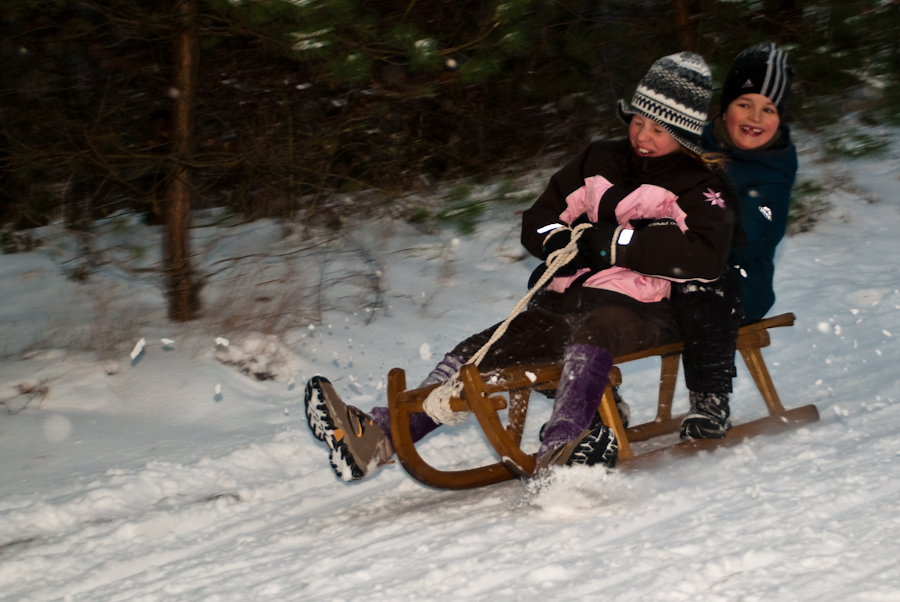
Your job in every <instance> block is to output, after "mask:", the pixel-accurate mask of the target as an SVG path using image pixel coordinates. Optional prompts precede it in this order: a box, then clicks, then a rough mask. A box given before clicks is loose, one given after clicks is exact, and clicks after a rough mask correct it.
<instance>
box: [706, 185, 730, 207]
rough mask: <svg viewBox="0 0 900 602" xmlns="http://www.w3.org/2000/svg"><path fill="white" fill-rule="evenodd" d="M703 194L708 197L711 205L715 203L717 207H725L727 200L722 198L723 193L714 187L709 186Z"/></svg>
mask: <svg viewBox="0 0 900 602" xmlns="http://www.w3.org/2000/svg"><path fill="white" fill-rule="evenodd" d="M703 196H705V197H706V200H707V201H709V204H710V205H715V206H716V207H721V208H722V209H724V208H725V201H724V200H723V199H722V193H721V192H716V191H715V190H713V189H712V188H707V189H706V192H704V193H703Z"/></svg>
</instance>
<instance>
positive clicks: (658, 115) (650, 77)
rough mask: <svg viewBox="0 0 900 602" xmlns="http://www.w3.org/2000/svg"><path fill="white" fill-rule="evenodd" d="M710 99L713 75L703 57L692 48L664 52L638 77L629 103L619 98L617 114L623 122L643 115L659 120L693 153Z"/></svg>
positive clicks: (697, 144) (704, 121) (698, 147)
mask: <svg viewBox="0 0 900 602" xmlns="http://www.w3.org/2000/svg"><path fill="white" fill-rule="evenodd" d="M711 99H712V75H711V74H710V72H709V67H707V65H706V61H704V60H703V57H702V56H700V55H699V54H694V53H693V52H679V53H678V54H670V55H669V56H665V57H663V58H661V59H659V60H658V61H656V62H655V63H653V65H651V66H650V70H649V71H647V75H645V76H644V77H643V79H641V81H640V83H639V84H638V87H637V90H635V91H634V96H633V97H632V98H631V106H629V105H628V104H626V103H625V101H624V100H620V101H619V104H618V107H617V108H618V110H619V117H620V118H621V119H622V121H624V122H625V123H630V122H631V116H632V115H643V116H644V117H648V118H650V119H652V120H653V121H655V122H656V123H658V124H660V125H661V126H662V127H664V128H665V129H666V131H668V132H669V133H670V134H672V137H673V138H675V140H677V141H678V142H679V144H681V145H682V146H684V147H685V148H687V149H689V150H692V151H694V152H696V153H701V152H703V149H702V148H701V147H700V134H701V133H702V132H703V126H704V124H705V123H706V116H707V113H709V103H710V100H711Z"/></svg>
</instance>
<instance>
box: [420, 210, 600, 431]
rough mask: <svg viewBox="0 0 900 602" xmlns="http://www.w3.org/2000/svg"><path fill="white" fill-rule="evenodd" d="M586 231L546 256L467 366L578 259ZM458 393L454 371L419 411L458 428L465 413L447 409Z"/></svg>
mask: <svg viewBox="0 0 900 602" xmlns="http://www.w3.org/2000/svg"><path fill="white" fill-rule="evenodd" d="M590 227H591V224H579V225H577V226H575V228H573V229H572V238H571V239H569V244H567V245H566V246H565V247H563V248H562V249H559V250H557V251H554V252H553V253H550V255H549V256H548V257H547V261H546V262H545V263H546V264H547V269H546V270H544V273H543V274H541V277H540V278H539V279H538V281H537V282H536V283H535V285H534V286H533V287H531V289H530V290H529V291H528V292H527V293H525V296H524V297H522V299H521V300H520V301H519V302H518V303H517V304H516V306H515V307H513V309H512V311H511V312H509V316H508V317H507V318H506V320H504V321H503V323H501V324H500V325H499V326H498V327H497V329H496V330H494V334H492V335H491V338H490V339H488V342H487V343H485V344H484V345H482V347H481V349H479V350H478V351H476V352H475V354H474V355H473V356H472V357H471V358H469V361H467V362H466V363H467V364H475V365H476V366H478V365H479V364H481V360H483V359H484V357H485V356H486V355H487V353H488V351H490V349H491V346H492V345H493V344H494V343H496V342H497V340H498V339H499V338H500V337H502V336H503V335H504V334H505V333H506V329H507V328H509V324H510V322H512V321H513V319H514V318H515V317H516V316H518V315H519V314H520V313H522V311H524V310H525V308H526V307H528V303H529V302H530V301H531V298H532V297H534V295H535V294H536V293H537V292H538V291H539V290H541V288H543V286H544V285H545V284H546V283H547V282H548V281H549V280H550V279H551V278H553V275H554V274H555V273H556V271H557V270H559V268H561V267H563V266H564V265H566V264H567V263H569V262H570V261H572V260H573V259H574V258H575V256H576V255H578V244H577V243H578V239H579V238H581V234H582V233H583V232H584V231H585V230H586V229H587V228H590ZM462 391H463V383H462V381H461V380H459V371H457V372H456V373H455V374H454V375H453V376H451V377H450V378H449V379H448V380H446V381H445V382H443V383H441V384H440V385H438V386H437V387H436V388H435V389H433V390H432V391H431V393H429V394H428V397H426V398H425V401H424V402H423V403H422V407H423V409H424V410H425V413H426V414H428V416H429V417H430V418H431V419H432V420H434V421H435V422H437V423H439V424H449V425H451V426H456V425H459V424H462V423H463V422H465V421H466V419H468V417H469V413H468V412H454V411H453V410H451V409H450V400H451V399H452V398H454V397H459V396H460V393H462Z"/></svg>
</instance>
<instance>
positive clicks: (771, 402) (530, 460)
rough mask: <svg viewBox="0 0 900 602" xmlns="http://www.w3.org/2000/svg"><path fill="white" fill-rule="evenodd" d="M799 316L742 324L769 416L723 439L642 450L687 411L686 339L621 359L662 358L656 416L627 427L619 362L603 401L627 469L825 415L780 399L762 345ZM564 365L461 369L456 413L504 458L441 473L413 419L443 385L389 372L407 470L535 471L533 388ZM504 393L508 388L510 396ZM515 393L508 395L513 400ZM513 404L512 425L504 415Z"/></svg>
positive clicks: (478, 476)
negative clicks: (425, 454)
mask: <svg viewBox="0 0 900 602" xmlns="http://www.w3.org/2000/svg"><path fill="white" fill-rule="evenodd" d="M794 320H795V317H794V314H792V313H787V314H782V315H779V316H774V317H772V318H767V319H764V320H761V321H759V322H755V323H753V324H748V325H746V326H743V327H741V329H740V330H739V331H738V339H737V350H738V351H740V353H741V357H742V358H743V360H744V363H745V364H746V365H747V369H748V371H749V372H750V374H751V376H752V377H753V381H754V383H755V384H756V387H757V389H758V390H759V392H760V395H761V396H762V398H763V401H764V402H765V404H766V408H767V410H768V413H769V415H768V416H766V417H764V418H760V419H758V420H754V421H751V422H746V423H743V424H740V425H736V426H734V427H733V428H732V429H731V430H730V431H729V432H728V435H727V436H726V437H725V438H724V439H706V440H693V441H690V440H689V441H682V442H680V443H677V444H675V445H672V446H669V447H666V448H663V449H659V450H654V451H652V452H647V453H643V454H640V455H636V454H635V453H634V451H633V450H632V448H631V443H632V442H637V441H645V440H648V439H652V438H654V437H657V436H660V435H664V434H667V433H673V432H677V431H678V430H679V429H680V427H681V420H682V418H683V417H684V415H683V414H682V415H678V416H672V400H673V398H674V396H675V387H676V383H677V379H678V369H679V365H680V363H681V352H682V349H683V344H682V343H673V344H670V345H664V346H660V347H654V348H651V349H646V350H643V351H638V352H635V353H630V354H627V355H623V356H621V357H617V358H615V360H614V363H615V364H623V363H626V362H631V361H635V360H639V359H643V358H647V357H655V356H660V358H661V366H660V381H659V399H658V405H657V413H656V418H655V419H654V420H653V421H651V422H647V423H644V424H640V425H637V426H634V427H630V428H628V429H625V428H624V427H623V426H622V422H621V420H620V418H619V413H618V411H617V410H616V405H615V401H614V399H613V395H612V387H613V386H616V385H619V384H621V382H622V376H621V372H620V371H619V369H618V368H617V367H615V366H614V367H613V369H612V371H611V372H610V383H609V385H608V386H607V388H606V391H605V392H604V394H603V399H602V401H601V403H600V415H601V418H602V419H603V422H604V424H606V425H607V426H609V427H610V428H612V429H613V431H615V433H616V437H617V438H618V441H619V461H618V464H617V466H622V467H624V468H631V467H636V466H639V465H645V464H647V463H649V462H652V461H655V460H659V459H660V458H661V457H662V456H663V455H665V454H673V453H674V454H683V453H693V452H696V451H699V450H705V449H712V448H714V447H719V446H730V445H736V444H738V443H740V442H742V441H743V440H744V439H745V438H747V437H752V436H756V435H760V434H764V433H775V432H779V431H784V430H788V429H793V428H797V427H798V426H800V425H803V424H807V423H810V422H815V421H816V420H818V419H819V413H818V410H817V409H816V406H814V405H812V404H810V405H805V406H802V407H799V408H795V409H792V410H786V409H785V408H784V406H783V405H782V403H781V400H780V398H779V397H778V392H777V391H776V389H775V384H774V383H773V382H772V378H771V376H770V374H769V371H768V368H767V367H766V363H765V360H764V359H763V356H762V352H761V349H762V348H763V347H767V346H768V345H769V343H770V338H769V333H768V329H770V328H778V327H782V326H791V325H793V324H794ZM561 372H562V365H561V364H559V363H555V364H541V365H520V366H513V367H510V368H505V369H502V370H495V371H492V372H487V373H485V374H480V373H479V372H478V368H477V367H476V366H474V365H471V364H467V365H465V366H463V368H462V369H461V370H460V379H461V381H462V383H463V386H464V389H463V393H462V395H461V397H460V398H456V399H453V400H452V401H451V409H452V410H453V411H460V412H464V411H471V412H472V413H474V414H475V417H476V418H477V419H478V422H479V425H480V426H481V429H482V430H483V431H484V434H485V437H486V438H487V440H488V443H490V445H491V447H493V449H494V451H495V452H496V454H497V456H498V461H497V462H496V463H494V464H489V465H487V466H480V467H476V468H469V469H463V470H440V469H437V468H435V467H433V466H431V465H430V464H428V463H427V462H425V460H423V459H422V457H421V456H420V455H419V453H418V451H417V450H416V446H415V443H414V442H413V441H412V438H411V436H410V428H409V426H410V416H411V415H412V414H415V413H421V412H423V411H424V410H423V407H422V404H423V402H424V400H425V398H426V397H427V396H428V393H430V392H431V390H432V389H434V388H435V386H436V385H432V386H428V387H422V388H420V389H410V390H407V389H406V375H405V373H404V371H403V370H401V369H400V368H394V369H393V370H391V372H390V374H389V375H388V390H387V397H388V406H389V409H390V416H391V439H392V440H393V444H394V450H395V452H396V454H397V458H398V459H399V461H400V464H401V465H402V466H403V468H404V469H405V470H406V471H407V472H408V473H409V474H410V475H411V476H412V477H413V478H415V479H416V480H418V481H420V482H421V483H424V484H425V485H430V486H432V487H438V488H441V489H468V488H472V487H481V486H484V485H490V484H492V483H499V482H501V481H506V480H509V479H513V478H518V477H522V476H528V475H531V474H532V473H533V472H534V468H535V458H534V455H533V454H527V453H525V452H523V451H522V449H521V447H520V445H521V441H522V432H523V430H524V427H525V417H526V415H527V413H528V402H529V399H530V395H531V392H532V391H535V390H537V391H540V390H552V389H556V388H557V385H558V381H559V378H560V374H561ZM501 393H506V394H507V396H506V397H504V396H503V395H501ZM507 397H508V399H507ZM504 409H507V410H508V412H507V419H506V424H504V423H503V419H502V417H501V415H500V414H499V412H500V411H502V410H504Z"/></svg>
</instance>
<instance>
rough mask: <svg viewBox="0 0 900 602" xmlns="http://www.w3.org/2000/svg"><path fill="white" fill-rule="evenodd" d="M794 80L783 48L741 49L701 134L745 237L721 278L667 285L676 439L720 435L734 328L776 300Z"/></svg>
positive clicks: (792, 157)
mask: <svg viewBox="0 0 900 602" xmlns="http://www.w3.org/2000/svg"><path fill="white" fill-rule="evenodd" d="M791 78H792V70H791V67H790V64H789V63H788V58H787V55H786V54H785V52H784V51H783V50H782V49H781V48H779V47H778V46H776V45H775V44H772V43H768V42H767V43H763V44H758V45H756V46H753V47H750V48H747V49H746V50H744V51H743V52H741V53H740V54H739V55H738V56H737V57H736V58H735V60H734V63H733V64H732V66H731V69H730V70H729V72H728V75H727V77H726V80H725V85H724V87H723V90H722V99H721V104H720V106H721V115H720V116H719V117H718V118H716V119H715V120H713V121H712V122H710V123H709V124H708V125H707V126H706V128H705V129H704V132H703V136H702V144H703V147H704V149H706V150H708V151H717V152H721V153H723V154H724V155H725V156H726V158H727V162H726V167H725V171H726V174H727V176H728V178H729V180H730V181H731V183H732V185H733V186H734V189H735V191H736V192H737V195H738V198H739V214H740V219H741V226H742V229H743V232H744V236H743V240H737V241H736V242H735V244H734V245H733V248H732V251H731V254H730V256H729V261H728V266H727V267H726V269H725V272H724V274H723V275H722V277H721V278H719V279H718V280H716V281H715V282H712V283H708V284H703V283H686V284H682V285H675V286H673V291H672V302H673V304H674V305H675V307H676V312H677V314H678V317H679V323H680V326H681V330H682V334H683V336H684V341H685V347H684V354H683V364H684V375H685V382H686V384H687V387H688V389H689V391H690V402H691V409H690V412H689V413H688V415H687V416H686V417H685V419H684V421H683V422H682V427H681V436H682V438H694V439H710V438H721V437H724V436H725V434H726V432H727V430H728V428H729V426H730V424H729V421H728V417H729V415H730V410H729V407H728V395H729V393H730V392H731V390H732V389H731V381H732V378H733V377H734V373H735V368H734V354H735V346H736V341H737V331H738V328H739V327H740V325H742V324H748V323H750V322H755V321H757V320H760V319H761V318H763V317H764V316H765V314H766V312H768V311H769V309H770V308H771V307H772V305H773V304H774V303H775V292H774V290H773V285H772V282H773V276H774V272H775V266H774V257H775V247H776V246H777V245H778V243H779V242H780V241H781V239H782V238H783V237H784V234H785V230H786V228H787V217H788V208H789V205H790V196H791V189H792V188H793V185H794V179H795V176H796V174H797V151H796V149H795V147H794V145H793V143H792V142H791V138H790V130H789V129H788V127H787V126H786V125H785V124H784V116H785V109H786V107H787V102H788V97H789V95H790V88H791Z"/></svg>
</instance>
